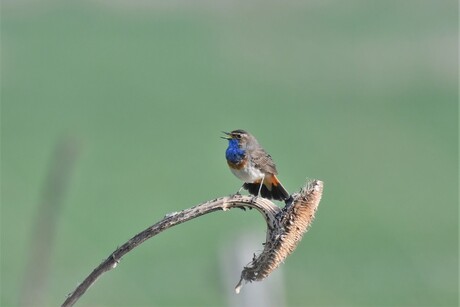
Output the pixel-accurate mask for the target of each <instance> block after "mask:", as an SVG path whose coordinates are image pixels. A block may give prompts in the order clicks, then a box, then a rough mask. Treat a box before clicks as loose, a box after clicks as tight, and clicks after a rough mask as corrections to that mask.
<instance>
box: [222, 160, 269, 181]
mask: <svg viewBox="0 0 460 307" xmlns="http://www.w3.org/2000/svg"><path fill="white" fill-rule="evenodd" d="M230 170H231V171H232V173H233V174H234V175H235V176H236V177H238V178H240V179H241V180H243V181H244V182H248V183H253V182H255V181H258V180H261V179H262V178H264V173H262V172H261V171H260V170H258V169H256V168H255V167H253V166H252V165H251V163H247V164H246V165H245V166H244V167H243V168H241V169H234V168H230Z"/></svg>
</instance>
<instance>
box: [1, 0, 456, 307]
mask: <svg viewBox="0 0 460 307" xmlns="http://www.w3.org/2000/svg"><path fill="white" fill-rule="evenodd" d="M457 5H458V4H457V1H454V0H452V1H450V0H443V1H435V0H433V1H430V0H404V1H396V0H390V1H374V0H373V1H320V0H314V1H306V2H297V1H292V2H280V3H277V2H271V1H267V2H266V1H264V2H262V1H249V2H246V1H237V2H219V3H217V2H216V3H213V2H205V1H197V2H195V3H194V4H187V2H181V1H172V2H170V3H168V4H162V2H160V1H152V2H149V1H145V2H143V1H131V2H127V1H112V2H111V1H83V2H79V3H73V2H61V1H42V2H34V1H5V2H4V3H3V4H2V12H1V14H2V16H1V17H2V18H1V40H2V43H1V54H2V78H1V166H2V169H1V175H2V178H1V288H2V289H1V297H0V305H2V306H16V305H17V304H18V302H19V296H20V295H21V292H20V291H21V285H22V283H23V281H24V280H23V278H24V274H25V273H26V272H25V270H26V269H25V264H26V263H27V261H28V258H29V257H33V255H29V254H28V252H29V251H30V247H29V244H30V241H31V240H32V239H31V234H32V229H33V228H32V225H33V224H34V222H33V219H34V217H35V216H36V214H37V210H38V209H37V208H38V203H39V201H40V196H41V194H42V191H41V190H42V188H43V185H44V180H45V177H46V174H47V168H48V165H49V164H50V163H51V161H50V158H51V156H52V152H53V148H54V147H55V144H56V143H57V142H58V141H59V139H60V138H62V137H63V136H71V137H72V138H77V139H78V140H79V141H78V144H79V150H80V153H81V154H80V156H79V158H78V160H77V162H76V167H75V169H76V170H75V173H74V176H73V177H72V180H71V185H70V187H69V190H68V193H67V197H66V199H65V202H64V203H63V204H62V206H63V207H62V208H61V211H60V212H59V216H58V218H59V220H58V228H57V234H56V238H55V246H54V247H53V251H52V253H51V254H52V259H51V260H50V261H51V267H50V276H49V284H48V285H47V291H48V292H47V294H46V295H47V297H46V299H47V301H46V303H47V304H48V305H57V304H60V303H62V301H63V300H64V298H65V295H66V294H67V293H68V292H70V291H71V290H72V289H73V288H74V287H75V286H76V285H77V283H78V282H80V281H81V280H82V279H83V278H84V277H85V276H86V275H87V274H88V273H89V272H90V271H91V270H92V269H93V268H94V267H95V266H96V265H97V264H98V263H99V262H100V261H101V260H102V259H103V258H105V257H106V256H107V255H108V254H109V253H110V252H111V251H113V250H114V249H115V247H116V246H117V245H119V244H121V243H123V242H124V241H126V240H127V239H129V238H130V237H131V236H132V235H134V234H135V233H137V232H139V231H140V230H142V229H144V228H145V227H147V226H148V225H151V224H153V223H154V222H156V221H158V220H160V219H161V218H162V217H163V216H164V214H166V213H168V212H171V211H178V210H180V209H183V208H187V207H190V206H192V205H195V204H197V203H200V202H202V201H205V200H208V199H211V198H213V197H216V196H220V195H226V194H230V193H233V192H235V191H236V190H237V189H238V187H239V186H240V182H239V181H238V179H236V178H234V177H233V175H232V174H231V173H230V172H229V171H228V170H227V166H226V163H225V161H224V150H225V147H226V144H225V142H224V141H222V140H221V139H219V136H220V131H221V130H226V131H228V130H232V129H236V128H243V129H247V130H248V131H250V132H252V133H253V134H255V135H256V136H257V137H258V139H259V141H260V142H261V143H262V144H263V146H264V147H265V148H266V149H267V151H269V152H270V153H271V155H272V156H273V158H274V160H275V161H276V162H277V166H278V170H279V173H280V179H281V180H282V181H283V183H284V185H285V186H286V187H287V188H288V189H289V190H290V191H296V190H297V189H298V188H299V187H300V186H302V185H303V183H304V181H305V178H307V177H308V178H318V179H321V180H323V181H324V182H325V194H324V197H323V201H322V203H321V204H320V207H319V211H318V216H317V219H316V221H315V223H314V224H313V227H312V228H311V230H310V232H309V233H308V234H307V235H306V236H305V238H304V239H303V241H302V242H301V244H300V246H299V248H298V249H297V250H296V252H295V253H294V254H293V255H292V256H291V257H289V258H288V260H287V261H286V263H285V265H284V266H283V268H284V269H285V273H286V278H285V279H286V283H287V285H286V287H287V288H286V296H287V298H286V299H287V303H288V305H290V306H305V305H312V306H345V305H360V306H384V305H385V306H409V305H411V306H422V305H423V306H456V305H458V177H457V173H458V129H457V128H458V123H457V120H458V96H457V95H458V91H457V90H458V74H457V72H458V60H457V53H458V47H457V46H458V45H457V43H458V20H457V14H458V8H457ZM263 227H264V226H263V221H262V220H261V219H260V217H259V216H258V215H257V214H256V213H254V212H242V211H241V212H239V211H230V212H225V213H216V214H213V215H211V216H207V217H203V218H200V219H199V220H196V221H194V222H191V223H186V224H184V225H181V226H179V227H177V228H174V229H171V230H170V231H168V232H165V233H164V234H161V235H160V236H158V237H156V238H155V239H154V240H151V241H150V242H147V243H146V244H144V245H143V246H141V247H140V248H139V249H137V250H135V251H133V252H132V253H130V254H129V255H128V256H127V257H125V259H123V261H122V263H121V265H120V266H119V267H118V268H117V269H116V270H115V271H112V272H110V273H108V274H106V275H105V276H103V277H102V278H101V279H100V280H99V281H98V282H97V283H96V284H95V285H94V286H93V287H92V288H91V289H90V290H89V291H88V293H87V294H86V295H85V296H84V297H83V299H82V300H81V301H80V303H81V304H80V305H82V306H85V305H93V306H95V305H97V306H116V305H118V306H124V305H130V306H141V305H156V306H217V305H225V304H226V301H225V295H226V293H228V292H229V291H232V289H224V287H223V283H222V282H221V281H222V276H221V271H220V268H219V260H218V250H219V249H220V248H221V247H222V245H225V244H226V243H225V240H228V239H229V238H232V237H234V236H236V233H240V232H245V231H256V232H259V233H260V242H263V239H264V228H263ZM254 248H255V250H254V251H256V249H257V248H259V247H257V246H255V247H254ZM251 256H252V255H251V254H249V255H248V261H249V260H250V258H251ZM239 273H240V272H239V271H235V273H234V274H235V276H234V280H235V283H236V282H237V280H238V278H239ZM243 291H251V286H248V287H247V288H245V289H243Z"/></svg>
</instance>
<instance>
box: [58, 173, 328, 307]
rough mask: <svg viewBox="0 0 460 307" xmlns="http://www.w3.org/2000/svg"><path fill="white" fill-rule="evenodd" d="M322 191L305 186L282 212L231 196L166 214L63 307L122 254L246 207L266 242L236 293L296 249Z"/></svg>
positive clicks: (105, 266)
mask: <svg viewBox="0 0 460 307" xmlns="http://www.w3.org/2000/svg"><path fill="white" fill-rule="evenodd" d="M322 190H323V183H322V182H321V181H318V180H314V181H310V182H307V184H306V185H305V187H304V188H303V189H302V190H301V191H300V193H298V194H294V195H293V197H294V202H293V203H292V204H291V205H290V206H287V207H285V208H283V209H281V208H279V207H278V206H276V205H275V204H273V203H272V202H271V201H269V200H267V199H264V198H260V197H257V198H256V197H252V196H242V195H234V196H231V197H220V198H216V199H213V200H210V201H207V202H205V203H202V204H199V205H197V206H195V207H192V208H189V209H185V210H183V211H180V212H174V213H170V214H167V215H166V216H165V217H164V218H163V219H162V220H161V221H159V222H158V223H156V224H154V225H152V226H150V227H149V228H147V229H145V230H144V231H142V232H140V233H138V234H137V235H135V236H134V237H133V238H131V239H130V240H129V241H128V242H126V243H125V244H123V245H122V246H120V247H119V248H117V249H116V250H115V251H114V252H113V253H112V254H110V256H109V257H108V258H107V259H106V260H104V261H103V262H102V263H101V264H100V265H99V266H98V267H97V268H95V269H94V270H93V271H92V272H91V274H89V276H88V277H86V279H85V280H84V281H83V282H82V283H81V284H80V285H79V286H78V287H77V288H76V289H75V291H73V292H72V293H71V294H70V295H69V296H68V297H67V299H66V300H65V302H64V303H63V304H62V306H72V305H73V304H75V303H76V302H77V301H78V299H79V298H80V297H81V296H82V295H83V294H84V293H85V292H86V290H88V288H89V287H90V286H91V285H92V284H93V283H94V282H95V281H96V279H97V278H98V277H99V276H101V275H102V274H103V273H104V272H107V271H109V270H111V269H113V268H115V267H116V266H117V264H118V263H119V262H120V260H121V258H122V257H123V256H124V255H125V254H127V253H128V252H129V251H131V250H132V249H134V248H135V247H137V246H138V245H140V244H141V243H143V242H144V241H146V240H147V239H149V238H151V237H153V236H155V235H157V234H159V233H160V232H162V231H164V230H166V229H168V228H170V227H172V226H175V225H179V224H181V223H184V222H186V221H189V220H191V219H194V218H197V217H199V216H202V215H205V214H208V213H211V212H214V211H218V210H223V211H226V210H229V209H232V208H247V207H249V208H255V209H257V210H258V211H259V212H260V213H261V214H262V215H263V217H264V219H265V221H266V223H267V239H266V243H265V248H264V251H263V252H262V253H261V254H260V255H259V256H258V257H255V258H254V259H253V261H252V262H251V264H250V265H249V266H248V267H245V268H244V270H243V272H242V274H241V280H240V282H239V283H238V285H237V288H236V291H237V292H239V290H240V288H241V286H242V282H243V281H250V282H251V281H255V280H262V279H264V278H265V277H267V276H268V275H269V274H270V273H271V272H272V271H273V270H274V269H276V267H278V265H279V264H280V263H281V262H282V261H283V260H284V259H285V258H286V257H287V256H288V255H289V254H290V253H291V252H292V251H293V250H294V249H295V247H296V246H297V244H298V242H299V241H300V239H301V238H302V234H303V233H304V232H305V231H306V230H307V228H308V226H309V225H310V224H311V222H312V220H313V218H314V213H315V211H316V208H317V207H318V204H319V201H320V199H321V194H322Z"/></svg>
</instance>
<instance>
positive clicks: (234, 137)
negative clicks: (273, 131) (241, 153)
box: [221, 129, 257, 148]
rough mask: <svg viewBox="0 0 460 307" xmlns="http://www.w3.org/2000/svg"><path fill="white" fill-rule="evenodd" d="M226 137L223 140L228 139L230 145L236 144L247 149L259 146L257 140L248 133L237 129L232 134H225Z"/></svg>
mask: <svg viewBox="0 0 460 307" xmlns="http://www.w3.org/2000/svg"><path fill="white" fill-rule="evenodd" d="M222 132H223V133H224V134H225V136H222V137H221V138H223V139H226V140H228V141H229V144H230V143H234V144H235V143H236V144H238V146H239V147H240V148H246V147H248V145H252V144H257V141H256V139H255V138H254V137H253V136H252V135H251V134H250V133H249V132H247V131H244V130H241V129H237V130H233V131H232V132H224V131H222Z"/></svg>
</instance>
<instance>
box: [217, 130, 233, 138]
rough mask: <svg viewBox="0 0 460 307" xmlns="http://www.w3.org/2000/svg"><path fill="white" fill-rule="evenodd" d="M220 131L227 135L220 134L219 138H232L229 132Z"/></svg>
mask: <svg viewBox="0 0 460 307" xmlns="http://www.w3.org/2000/svg"><path fill="white" fill-rule="evenodd" d="M222 133H224V134H226V135H227V136H221V137H220V138H222V139H224V140H231V139H232V137H231V136H230V133H229V132H225V131H222Z"/></svg>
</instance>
